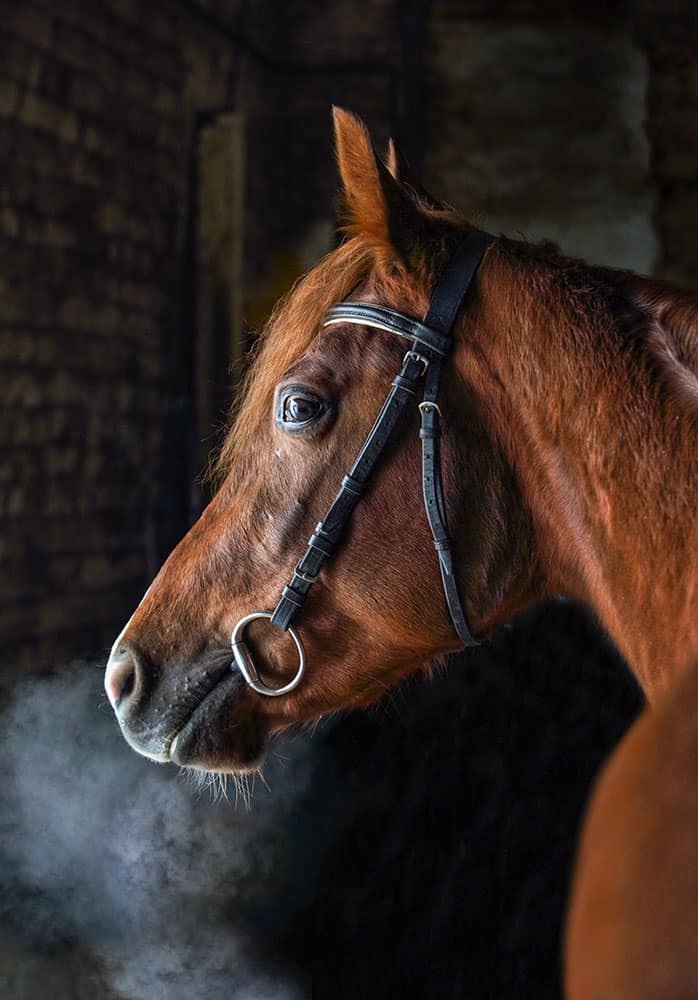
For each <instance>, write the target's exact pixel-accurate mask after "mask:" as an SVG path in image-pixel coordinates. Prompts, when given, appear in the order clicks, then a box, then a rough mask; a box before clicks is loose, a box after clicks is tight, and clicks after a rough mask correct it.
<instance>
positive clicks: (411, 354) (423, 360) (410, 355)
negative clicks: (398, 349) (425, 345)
mask: <svg viewBox="0 0 698 1000" xmlns="http://www.w3.org/2000/svg"><path fill="white" fill-rule="evenodd" d="M408 359H411V360H412V361H417V362H418V363H419V364H421V366H422V371H421V374H422V375H426V373H427V368H428V367H429V358H427V357H425V356H424V355H423V354H420V353H419V351H407V352H406V353H405V356H404V358H403V359H402V363H403V365H404V364H406V362H407V360H408Z"/></svg>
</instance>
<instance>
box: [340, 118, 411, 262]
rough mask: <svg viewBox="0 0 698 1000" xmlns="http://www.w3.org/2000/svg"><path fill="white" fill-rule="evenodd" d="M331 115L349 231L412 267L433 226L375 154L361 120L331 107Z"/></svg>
mask: <svg viewBox="0 0 698 1000" xmlns="http://www.w3.org/2000/svg"><path fill="white" fill-rule="evenodd" d="M332 113H333V116H334V130H335V143H336V150H337V163H338V165H339V173H340V176H341V178H342V185H343V188H344V198H345V203H346V210H347V215H348V220H347V225H346V229H347V231H348V232H349V233H351V234H353V235H361V236H368V237H369V238H370V239H372V240H374V241H375V242H376V244H377V245H378V247H379V248H382V249H384V250H389V249H392V250H393V251H394V252H395V253H396V254H397V255H398V256H399V257H400V258H401V259H402V260H403V261H404V263H405V264H407V265H408V266H409V265H411V264H414V263H415V262H416V260H417V259H418V258H421V256H422V253H423V243H424V239H425V237H426V236H427V234H428V231H429V229H430V228H431V227H430V225H429V220H428V219H427V216H426V215H425V213H424V212H423V211H422V210H421V209H420V207H419V205H418V204H417V202H416V201H415V199H414V198H412V197H411V196H410V194H409V192H408V191H407V190H406V189H405V188H404V187H403V185H402V184H401V183H400V182H399V181H398V180H396V178H395V177H393V175H392V173H391V172H390V170H389V169H388V168H387V167H386V165H385V164H384V163H383V162H382V161H381V160H380V159H379V158H378V157H377V156H376V153H375V151H374V149H373V146H372V145H371V138H370V136H369V134H368V130H367V128H366V126H365V125H364V123H363V122H362V121H361V119H360V118H358V117H357V116H356V115H354V114H352V113H351V112H350V111H344V110H343V109H342V108H333V109H332ZM420 248H421V249H422V253H420Z"/></svg>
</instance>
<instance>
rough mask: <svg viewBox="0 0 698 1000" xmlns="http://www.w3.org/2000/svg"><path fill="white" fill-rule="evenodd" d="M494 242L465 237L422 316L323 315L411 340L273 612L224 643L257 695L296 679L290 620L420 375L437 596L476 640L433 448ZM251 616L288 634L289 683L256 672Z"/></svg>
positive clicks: (357, 305)
mask: <svg viewBox="0 0 698 1000" xmlns="http://www.w3.org/2000/svg"><path fill="white" fill-rule="evenodd" d="M493 242H494V237H492V236H490V235H488V234H487V233H484V232H481V231H479V230H475V231H473V232H471V233H468V234H467V235H466V236H464V238H463V239H462V240H461V242H460V244H459V245H458V248H457V249H456V251H455V253H454V254H453V256H452V257H451V259H450V260H449V262H448V264H447V265H446V268H445V269H444V272H443V273H442V275H441V277H440V278H439V280H438V282H437V284H436V287H435V288H434V291H433V294H432V296H431V300H430V303H429V309H428V310H427V313H426V316H425V317H424V319H423V320H415V319H411V318H410V317H409V316H404V315H403V314H402V313H399V312H395V311H394V310H393V309H387V308H385V307H384V306H376V305H369V304H366V303H363V302H340V303H339V305H336V306H333V307H332V308H331V309H330V310H329V312H328V313H327V316H326V317H325V320H324V323H323V326H331V325H332V324H335V323H355V324H359V325H361V326H371V327H376V328H377V329H379V330H386V331H388V332H389V333H394V334H396V335H397V336H398V337H404V338H406V339H407V340H411V341H412V344H411V347H410V349H409V350H408V351H407V353H406V354H405V356H404V357H403V359H402V365H401V367H400V371H399V372H398V374H397V375H396V376H395V378H394V379H393V381H392V385H391V388H390V392H389V393H388V396H387V398H386V400H385V402H384V404H383V407H382V409H381V411H380V413H379V414H378V417H377V418H376V422H375V423H374V425H373V427H372V428H371V431H370V432H369V435H368V437H367V438H366V440H365V441H364V444H363V447H362V448H361V451H360V452H359V454H358V455H357V457H356V460H355V461H354V464H353V465H352V467H351V469H350V471H349V472H348V473H347V475H346V476H345V477H344V479H343V480H342V485H341V488H340V490H339V493H338V494H337V496H336V497H335V499H334V500H333V502H332V504H331V506H330V508H329V510H328V511H327V513H326V515H325V517H324V518H323V520H322V521H320V522H319V523H318V525H317V526H316V528H315V531H314V532H313V534H312V535H311V537H310V540H309V542H308V547H307V549H306V551H305V554H304V555H303V556H302V558H301V559H300V560H299V561H298V563H297V565H296V568H295V570H294V571H293V576H292V578H291V580H290V581H289V583H288V584H287V585H286V586H285V587H284V589H283V591H282V594H281V599H280V600H279V603H278V604H277V605H276V607H275V608H274V610H273V611H255V612H253V613H252V614H249V615H245V617H244V618H241V619H240V621H239V622H238V623H237V625H236V626H235V628H234V630H233V634H232V639H231V641H232V648H233V657H234V659H233V663H232V664H231V669H239V670H240V672H241V674H242V676H243V677H244V678H245V680H246V681H247V683H248V684H249V685H250V687H252V688H253V689H254V690H255V691H257V692H259V694H264V695H271V696H278V695H283V694H287V693H288V692H289V691H292V690H293V689H294V688H295V687H296V686H297V685H298V684H299V683H300V680H301V678H302V676H303V672H304V670H305V652H304V650H303V644H302V642H301V639H300V636H299V635H298V632H297V631H296V630H295V629H294V628H293V625H292V623H293V621H294V619H295V618H296V616H297V615H298V613H299V611H300V610H301V608H302V607H303V605H304V604H305V601H306V598H307V596H308V592H309V591H310V588H311V587H312V585H313V583H314V582H315V580H316V579H317V577H318V574H319V572H320V569H321V568H322V566H323V564H324V563H325V562H326V560H327V559H330V558H331V557H332V556H333V555H334V553H335V551H336V549H337V546H338V545H339V543H340V542H341V540H342V537H343V535H344V530H345V528H346V526H347V524H348V522H349V520H350V518H351V516H352V514H353V512H354V508H355V507H356V505H357V504H358V502H359V500H360V499H361V497H362V495H363V493H364V490H365V489H366V486H367V484H368V482H369V479H370V477H371V474H372V473H373V470H374V469H375V467H376V464H377V462H378V459H379V458H380V457H381V455H382V454H383V451H384V450H385V448H386V445H387V444H388V441H389V439H390V435H391V434H392V432H393V430H394V428H395V426H396V424H397V422H398V420H399V418H400V416H401V414H402V412H403V410H404V409H405V407H406V406H407V404H408V403H409V401H410V400H411V399H412V398H413V397H414V396H415V395H416V393H417V389H418V386H419V382H420V380H423V385H424V389H423V393H422V401H421V402H420V403H419V412H420V414H421V426H420V430H419V436H420V438H421V440H422V491H423V494H424V508H425V510H426V514H427V520H428V521H429V527H430V528H431V533H432V536H433V539H434V547H435V548H436V551H437V553H438V556H439V567H440V569H441V579H442V581H443V588H444V595H445V597H446V604H447V605H448V610H449V613H450V615H451V620H452V622H453V627H454V629H455V631H456V634H457V635H458V637H459V639H460V640H461V642H462V643H463V646H477V645H478V641H477V639H475V638H474V636H473V634H472V632H471V629H470V626H469V625H468V620H467V618H466V615H465V611H464V610H463V602H462V600H461V597H460V593H459V590H458V582H457V580H456V575H455V570H454V566H453V555H452V552H451V544H450V541H449V536H448V529H447V526H446V508H445V503H444V494H443V484H442V478H441V461H440V449H439V439H440V435H441V431H440V418H441V411H440V410H439V405H438V396H439V384H440V381H441V372H442V368H443V362H444V359H445V357H446V356H447V355H448V353H449V351H450V350H451V347H452V346H453V328H454V325H455V322H456V319H457V317H458V313H459V312H460V309H461V306H462V305H463V302H464V299H465V296H466V294H467V292H468V289H469V288H470V285H471V283H472V280H473V278H474V277H475V273H476V271H477V269H478V266H479V265H480V262H481V260H482V258H483V256H484V254H485V252H486V251H487V249H488V248H489V246H490V245H491V244H492V243H493ZM258 618H267V619H269V621H270V622H271V623H272V625H276V626H277V628H279V629H281V630H282V631H283V632H288V633H289V635H290V636H291V638H292V639H293V641H294V642H295V644H296V648H297V650H298V657H299V665H298V669H297V671H296V675H295V677H294V678H293V680H291V681H289V683H288V684H284V685H283V686H282V687H279V688H270V687H268V686H267V685H266V684H265V683H264V681H263V680H262V679H261V678H260V676H259V673H258V672H257V669H256V667H255V665H254V662H253V660H252V656H251V654H250V651H249V649H248V647H247V646H246V644H245V642H244V639H243V635H244V631H245V628H246V627H247V625H249V623H250V622H252V621H255V620H256V619H258Z"/></svg>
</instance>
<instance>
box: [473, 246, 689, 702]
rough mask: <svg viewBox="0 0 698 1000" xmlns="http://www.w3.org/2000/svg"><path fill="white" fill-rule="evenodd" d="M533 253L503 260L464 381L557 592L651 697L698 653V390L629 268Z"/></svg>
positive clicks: (487, 277)
mask: <svg viewBox="0 0 698 1000" xmlns="http://www.w3.org/2000/svg"><path fill="white" fill-rule="evenodd" d="M529 253H530V254H531V257H532V259H531V260H530V261H529V260H527V259H526V256H525V251H522V250H521V249H520V248H518V245H516V244H511V245H507V244H505V245H504V246H503V247H502V248H501V249H500V250H499V253H498V254H496V255H495V254H492V258H493V259H492V260H491V262H490V266H489V267H488V268H487V269H486V271H485V272H483V276H482V304H481V306H480V307H479V309H476V310H475V311H474V312H473V313H472V314H471V315H470V317H469V318H468V320H466V329H465V331H464V340H463V345H462V350H461V354H460V363H461V365H462V368H461V371H462V375H463V377H464V378H466V379H467V380H468V381H470V383H471V385H472V386H473V388H474V389H475V392H476V393H477V394H478V395H479V397H480V401H481V405H482V409H483V412H484V413H486V414H488V415H489V420H490V425H491V426H490V430H491V432H492V433H493V435H494V436H495V437H496V439H497V440H498V443H499V444H500V446H501V447H502V449H503V450H504V452H505V454H506V455H507V457H508V460H509V462H510V463H511V465H512V468H513V470H514V473H515V476H516V478H517V480H518V483H519V488H520V490H521V494H522V497H523V502H524V503H525V504H526V505H527V507H528V508H529V510H530V513H531V517H532V520H533V524H534V528H535V534H536V544H537V547H538V554H539V558H540V560H541V563H542V565H543V566H544V569H545V574H546V578H547V587H548V588H549V589H552V590H554V591H557V592H560V593H564V594H567V595H568V596H570V597H573V598H576V599H579V600H582V601H584V602H586V603H587V604H589V605H591V607H592V608H593V609H594V611H595V612H596V614H597V615H598V617H599V618H600V619H601V621H602V623H603V624H604V626H605V627H606V629H607V631H608V632H609V634H610V635H611V637H612V638H613V639H614V641H615V642H616V644H617V646H618V647H619V649H620V650H621V652H622V653H623V655H624V656H625V657H626V659H627V661H628V663H629V664H630V666H631V668H632V669H633V670H634V672H635V673H636V676H637V677H638V680H639V681H640V683H641V685H642V686H643V688H644V690H645V692H646V694H647V696H648V697H649V698H650V699H652V698H653V697H654V696H655V695H656V694H657V693H658V692H659V691H660V690H661V689H662V688H664V687H666V686H667V685H668V684H669V683H670V682H671V680H672V678H673V676H674V675H675V674H676V673H677V672H678V671H679V670H680V669H681V668H682V667H683V666H684V665H685V664H686V663H687V662H688V661H689V660H691V658H692V657H694V656H695V655H698V613H697V612H698V608H697V601H698V566H697V565H696V560H695V553H696V547H697V543H698V538H697V537H696V519H695V496H696V485H697V483H696V475H697V470H698V462H697V461H696V459H697V457H698V456H697V455H696V438H697V435H696V424H697V423H698V420H697V419H696V416H697V414H698V407H697V406H696V403H697V402H698V391H694V390H692V389H691V388H690V383H691V381H692V382H693V384H694V385H695V386H696V387H697V388H698V381H696V380H695V375H694V374H692V373H691V372H690V371H688V370H686V369H685V368H683V369H682V370H680V371H679V370H678V369H677V370H676V371H674V370H673V369H672V363H671V360H672V358H673V355H672V352H671V349H670V347H671V345H670V343H669V339H668V334H664V332H663V331H661V330H660V329H658V327H657V324H656V322H654V320H653V318H652V317H651V316H650V315H648V314H647V313H646V312H643V311H642V310H640V309H639V308H638V307H637V306H636V305H635V304H634V303H633V301H632V300H631V294H630V292H629V291H628V288H627V287H626V285H625V281H626V279H624V278H623V276H622V275H620V273H618V272H612V271H601V270H592V269H591V268H586V267H584V266H583V265H579V264H576V263H574V262H565V261H561V260H559V259H551V257H550V256H549V255H548V256H547V257H546V255H545V254H544V253H543V252H541V251H535V250H532V249H531V250H530V251H529ZM696 320H697V321H698V311H697V313H696ZM650 333H651V335H650ZM674 360H675V359H674ZM679 368H682V366H681V365H679ZM687 385H689V389H688V391H687V388H686V387H687ZM541 596H542V595H541Z"/></svg>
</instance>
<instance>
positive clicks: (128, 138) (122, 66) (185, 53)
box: [0, 0, 232, 664]
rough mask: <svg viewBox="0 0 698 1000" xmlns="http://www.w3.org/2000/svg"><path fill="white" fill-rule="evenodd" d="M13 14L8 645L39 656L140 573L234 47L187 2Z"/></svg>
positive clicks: (115, 604)
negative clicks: (190, 260) (189, 229)
mask: <svg viewBox="0 0 698 1000" xmlns="http://www.w3.org/2000/svg"><path fill="white" fill-rule="evenodd" d="M0 15H1V16H2V22H3V31H2V34H1V35H0V150H2V153H1V154H0V360H1V364H2V388H1V392H0V407H1V411H0V412H1V413H2V418H1V424H0V453H1V458H0V519H1V522H2V534H1V536H0V558H1V560H2V575H1V576H0V602H1V607H2V612H1V616H2V622H1V624H0V645H1V646H2V649H3V653H4V654H5V657H4V658H5V660H6V661H7V660H10V661H11V660H12V659H15V660H19V661H22V662H26V663H28V664H37V663H44V662H47V661H49V660H55V659H59V658H60V657H62V656H67V655H72V654H75V653H76V652H79V651H81V650H89V649H93V648H97V647H99V646H101V645H103V644H104V643H106V642H107V641H108V639H109V637H110V636H111V634H112V633H113V630H114V627H115V625H116V623H118V622H119V621H120V620H121V619H123V618H124V617H125V616H126V614H127V613H128V612H129V611H130V609H131V608H132V606H133V602H134V600H135V599H136V598H137V596H139V595H140V593H141V592H142V590H143V588H144V586H145V584H146V576H147V572H148V563H149V561H150V562H152V560H149V558H148V554H149V548H150V549H152V535H153V530H154V524H153V518H154V511H155V506H156V503H157V474H158V465H159V453H160V444H161V434H162V427H163V414H164V413H165V411H166V408H167V404H168V398H169V396H168V393H169V387H168V377H167V376H168V372H167V368H166V358H167V355H168V351H169V350H171V349H172V344H173V342H174V341H175V340H176V338H177V336H178V335H179V331H180V330H181V326H180V324H181V317H180V315H179V312H180V310H181V295H180V294H179V290H178V282H179V281H180V279H181V269H182V250H183V245H184V235H185V223H186V208H187V197H188V169H189V156H190V147H191V142H192V137H193V129H194V123H195V117H196V114H197V112H199V111H202V110H206V109H209V108H212V107H220V106H221V105H223V104H224V102H225V100H226V93H225V87H226V79H227V76H228V72H229V69H230V61H231V58H232V53H231V48H230V45H228V44H225V42H224V41H223V40H222V39H221V38H220V37H219V36H218V35H217V34H216V33H215V32H213V31H211V30H209V29H208V28H206V27H205V26H204V25H201V24H200V23H198V22H197V21H196V20H194V19H192V18H191V17H190V16H189V15H188V14H187V12H186V11H185V10H184V9H182V10H178V8H177V5H176V4H172V5H160V4H149V3H141V2H139V0H109V2H105V3H102V4H92V3H89V2H87V0H85V2H79V0H75V2H68V0H64V2H63V0H62V2H61V3H59V4H54V3H51V2H36V3H26V2H24V0H23V2H22V3H21V4H18V3H16V2H3V3H1V4H0Z"/></svg>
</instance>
